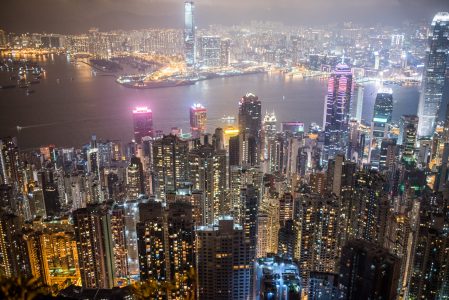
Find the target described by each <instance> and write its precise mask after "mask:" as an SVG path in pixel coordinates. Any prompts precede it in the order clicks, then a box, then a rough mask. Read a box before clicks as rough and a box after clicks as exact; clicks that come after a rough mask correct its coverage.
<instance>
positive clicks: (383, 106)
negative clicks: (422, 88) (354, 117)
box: [370, 88, 393, 169]
mask: <svg viewBox="0 0 449 300" xmlns="http://www.w3.org/2000/svg"><path fill="white" fill-rule="evenodd" d="M392 114H393V90H392V89H389V88H382V89H380V90H379V91H378V92H377V96H376V102H375V103H374V116H373V121H372V123H371V153H370V161H371V164H372V167H373V168H374V169H379V160H380V147H381V143H382V140H383V139H384V138H385V137H386V136H387V133H388V132H387V130H388V125H389V124H390V123H391V118H392Z"/></svg>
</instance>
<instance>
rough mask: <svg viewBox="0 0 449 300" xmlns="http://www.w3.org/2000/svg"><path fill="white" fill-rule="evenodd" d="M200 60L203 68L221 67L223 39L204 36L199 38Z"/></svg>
mask: <svg viewBox="0 0 449 300" xmlns="http://www.w3.org/2000/svg"><path fill="white" fill-rule="evenodd" d="M198 48H199V51H198V52H199V59H200V64H201V66H203V67H219V66H220V62H221V55H220V52H221V38H220V37H219V36H202V37H200V38H199V46H198Z"/></svg>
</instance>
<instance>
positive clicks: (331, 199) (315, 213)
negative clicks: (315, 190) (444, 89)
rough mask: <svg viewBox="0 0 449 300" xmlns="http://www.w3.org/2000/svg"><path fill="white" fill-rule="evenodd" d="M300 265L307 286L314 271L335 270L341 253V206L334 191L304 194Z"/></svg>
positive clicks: (300, 216) (300, 207) (301, 201)
mask: <svg viewBox="0 0 449 300" xmlns="http://www.w3.org/2000/svg"><path fill="white" fill-rule="evenodd" d="M298 211H299V220H300V221H299V222H300V225H299V226H300V233H299V237H300V246H299V247H298V248H299V249H300V253H299V268H300V270H301V273H302V276H301V277H302V280H303V284H304V286H308V283H309V275H310V272H312V271H317V272H330V273H332V272H335V271H336V262H337V259H338V256H339V238H338V235H339V234H338V232H339V220H340V207H339V201H338V198H337V197H336V196H335V195H331V194H328V195H325V196H322V195H318V194H301V195H300V199H299V210H298Z"/></svg>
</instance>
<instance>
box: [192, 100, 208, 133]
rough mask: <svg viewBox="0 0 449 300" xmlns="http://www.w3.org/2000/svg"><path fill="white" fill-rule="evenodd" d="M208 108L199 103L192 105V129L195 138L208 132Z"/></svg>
mask: <svg viewBox="0 0 449 300" xmlns="http://www.w3.org/2000/svg"><path fill="white" fill-rule="evenodd" d="M206 121H207V110H206V108H205V107H204V106H202V105H201V104H199V103H195V104H193V105H192V107H190V131H191V132H192V137H193V138H199V137H200V136H201V135H202V134H204V133H205V132H206Z"/></svg>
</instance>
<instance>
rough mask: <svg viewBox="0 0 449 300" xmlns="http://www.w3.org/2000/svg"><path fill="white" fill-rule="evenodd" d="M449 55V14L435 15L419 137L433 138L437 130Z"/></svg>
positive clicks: (427, 61) (423, 86)
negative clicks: (436, 124)
mask: <svg viewBox="0 0 449 300" xmlns="http://www.w3.org/2000/svg"><path fill="white" fill-rule="evenodd" d="M448 53H449V13H447V12H440V13H437V14H436V15H435V17H434V18H433V21H432V27H431V31H430V35H429V49H428V51H427V56H426V59H425V69H424V75H423V81H422V89H421V97H420V99H419V107H418V117H419V125H418V135H419V136H431V135H433V132H434V130H435V123H436V120H437V118H438V114H439V110H440V106H441V102H442V99H443V91H444V83H445V80H446V76H447V75H446V74H447V73H446V72H447V68H448V65H447V63H448V62H447V60H448Z"/></svg>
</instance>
